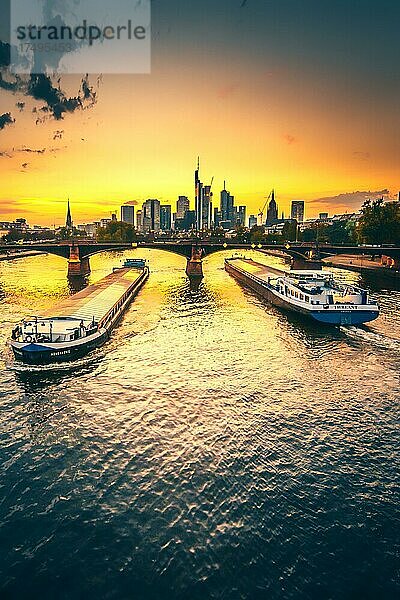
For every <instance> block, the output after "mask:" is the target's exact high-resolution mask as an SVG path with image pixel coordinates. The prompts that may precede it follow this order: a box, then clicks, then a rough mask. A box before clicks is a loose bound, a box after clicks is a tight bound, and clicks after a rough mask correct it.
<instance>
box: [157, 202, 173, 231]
mask: <svg viewBox="0 0 400 600" xmlns="http://www.w3.org/2000/svg"><path fill="white" fill-rule="evenodd" d="M171 221H172V207H171V205H170V204H163V205H162V206H161V207H160V228H161V230H162V231H170V230H171V225H172V222H171Z"/></svg>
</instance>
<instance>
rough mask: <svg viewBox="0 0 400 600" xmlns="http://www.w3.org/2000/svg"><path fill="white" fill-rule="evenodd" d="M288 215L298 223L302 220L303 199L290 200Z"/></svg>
mask: <svg viewBox="0 0 400 600" xmlns="http://www.w3.org/2000/svg"><path fill="white" fill-rule="evenodd" d="M290 216H291V218H292V219H296V221H297V222H298V223H302V222H303V221H304V200H292V209H291V212H290Z"/></svg>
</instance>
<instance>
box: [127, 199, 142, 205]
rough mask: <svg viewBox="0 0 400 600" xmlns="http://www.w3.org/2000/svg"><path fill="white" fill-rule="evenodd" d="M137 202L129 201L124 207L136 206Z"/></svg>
mask: <svg viewBox="0 0 400 600" xmlns="http://www.w3.org/2000/svg"><path fill="white" fill-rule="evenodd" d="M138 204H139V202H138V201H137V200H129V201H128V202H124V206H137V205H138Z"/></svg>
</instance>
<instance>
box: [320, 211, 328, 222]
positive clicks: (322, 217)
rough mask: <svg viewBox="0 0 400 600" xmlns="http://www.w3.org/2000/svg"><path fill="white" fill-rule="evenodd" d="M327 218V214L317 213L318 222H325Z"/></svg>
mask: <svg viewBox="0 0 400 600" xmlns="http://www.w3.org/2000/svg"><path fill="white" fill-rule="evenodd" d="M327 218H328V213H327V212H325V213H319V220H320V221H326V220H327Z"/></svg>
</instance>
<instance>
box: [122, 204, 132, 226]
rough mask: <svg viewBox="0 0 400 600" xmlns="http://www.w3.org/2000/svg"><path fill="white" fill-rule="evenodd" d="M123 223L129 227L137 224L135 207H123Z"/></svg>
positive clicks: (126, 205)
mask: <svg viewBox="0 0 400 600" xmlns="http://www.w3.org/2000/svg"><path fill="white" fill-rule="evenodd" d="M121 221H122V222H123V223H128V224H129V225H134V223H135V207H134V206H132V205H130V204H125V205H124V206H121Z"/></svg>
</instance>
